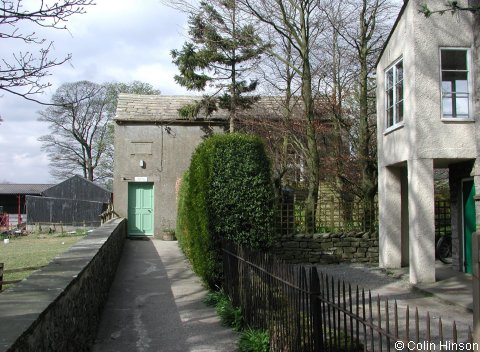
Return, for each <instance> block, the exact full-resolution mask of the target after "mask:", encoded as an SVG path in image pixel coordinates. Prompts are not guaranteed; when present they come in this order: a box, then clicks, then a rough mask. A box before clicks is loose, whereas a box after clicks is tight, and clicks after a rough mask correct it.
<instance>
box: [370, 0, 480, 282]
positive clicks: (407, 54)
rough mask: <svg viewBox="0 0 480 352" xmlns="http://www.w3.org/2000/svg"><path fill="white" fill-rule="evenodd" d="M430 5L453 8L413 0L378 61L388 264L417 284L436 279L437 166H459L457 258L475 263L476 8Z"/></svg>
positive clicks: (454, 191) (466, 265)
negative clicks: (446, 9)
mask: <svg viewBox="0 0 480 352" xmlns="http://www.w3.org/2000/svg"><path fill="white" fill-rule="evenodd" d="M425 3H426V4H427V5H428V6H429V8H430V9H432V10H435V9H440V8H441V7H443V6H444V2H443V1H438V0H408V1H404V5H403V7H402V9H401V12H400V14H399V16H398V18H397V21H396V23H395V25H394V28H393V29H392V32H391V33H390V36H389V38H388V40H387V43H386V45H385V47H384V49H383V52H382V54H381V56H380V58H379V61H378V64H377V126H378V168H379V180H378V182H379V246H380V255H379V262H380V263H379V264H380V266H381V267H384V268H399V267H401V266H409V270H410V281H411V282H412V283H418V282H433V281H435V214H434V177H433V176H434V169H435V168H448V169H449V184H450V196H451V204H452V209H451V210H452V235H453V250H454V257H453V259H454V263H453V265H454V267H455V268H457V269H458V270H460V271H465V272H469V271H470V270H471V240H470V239H471V234H472V232H473V231H475V203H474V200H473V197H474V195H475V186H474V182H473V176H474V174H473V166H474V163H475V159H476V158H477V156H478V155H479V151H478V149H477V146H476V144H477V141H478V140H479V138H478V137H479V131H478V128H477V124H478V122H476V121H478V114H479V112H478V111H475V110H474V87H473V82H474V79H473V74H474V70H473V63H472V55H473V52H472V50H473V30H472V24H473V18H472V14H470V13H467V12H458V13H456V14H455V15H452V14H444V15H443V16H441V15H433V16H431V17H430V18H426V17H425V16H424V15H423V14H421V13H419V9H420V7H421V5H422V4H425ZM459 4H460V5H468V1H467V0H461V1H459ZM479 180H480V179H479ZM478 188H480V187H477V189H478ZM478 191H480V189H478Z"/></svg>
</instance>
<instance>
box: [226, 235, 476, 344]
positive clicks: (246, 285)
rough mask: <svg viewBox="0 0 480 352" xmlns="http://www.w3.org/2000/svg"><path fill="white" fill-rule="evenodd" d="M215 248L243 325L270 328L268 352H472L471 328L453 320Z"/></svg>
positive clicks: (310, 271) (312, 273)
mask: <svg viewBox="0 0 480 352" xmlns="http://www.w3.org/2000/svg"><path fill="white" fill-rule="evenodd" d="M222 251H223V263H224V275H225V285H224V289H225V291H226V292H227V294H229V296H230V297H231V298H232V300H233V303H234V304H235V305H237V306H239V307H241V309H242V312H243V316H244V318H245V320H246V322H247V324H249V325H250V326H251V327H254V328H260V329H267V330H268V331H269V333H270V344H271V350H272V351H285V352H287V351H298V352H309V351H315V352H316V351H330V352H333V351H335V352H340V351H372V352H373V351H434V350H460V349H459V348H460V347H461V348H462V349H463V350H478V347H479V346H478V345H475V344H474V343H473V342H472V336H471V332H470V329H468V332H467V333H466V334H463V335H465V336H463V335H462V336H460V334H459V331H458V330H457V328H456V326H455V323H454V324H453V326H452V328H451V330H450V329H447V328H444V327H443V324H442V320H441V319H432V318H431V317H430V316H429V315H428V314H427V315H426V316H424V317H420V316H419V313H418V310H417V309H414V310H412V309H410V308H409V307H408V306H407V308H406V309H405V310H403V309H402V310H401V309H399V308H398V307H397V304H396V302H393V303H392V302H389V301H388V300H382V299H381V298H380V297H376V298H372V295H371V292H370V291H367V292H366V291H365V290H363V289H359V288H358V287H356V288H352V287H351V286H350V285H349V284H346V283H345V282H342V281H339V280H336V279H334V278H333V277H328V276H327V275H324V274H322V273H319V272H318V271H317V269H316V268H315V267H302V266H293V265H288V264H286V263H284V262H282V261H279V260H278V259H276V258H275V257H273V256H271V255H269V254H265V253H259V252H254V251H250V250H247V249H245V248H242V247H240V246H237V245H233V244H232V243H229V242H227V241H224V242H223V243H222ZM434 322H437V324H434ZM434 325H435V326H434ZM475 346H476V347H475ZM469 348H470V349H469ZM475 348H477V349H475Z"/></svg>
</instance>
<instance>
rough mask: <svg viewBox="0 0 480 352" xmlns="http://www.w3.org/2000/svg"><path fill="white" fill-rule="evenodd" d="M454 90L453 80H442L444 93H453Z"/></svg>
mask: <svg viewBox="0 0 480 352" xmlns="http://www.w3.org/2000/svg"><path fill="white" fill-rule="evenodd" d="M452 92H453V87H452V82H450V81H443V82H442V94H451V93H452Z"/></svg>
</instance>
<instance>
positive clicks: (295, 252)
mask: <svg viewBox="0 0 480 352" xmlns="http://www.w3.org/2000/svg"><path fill="white" fill-rule="evenodd" d="M273 252H274V253H275V254H276V255H277V256H279V257H280V258H282V259H283V260H285V261H287V262H289V263H295V264H298V263H318V264H332V263H340V262H347V263H375V264H376V263H378V234H377V233H376V232H346V233H317V234H313V235H303V234H298V235H293V236H292V235H290V236H282V237H280V238H279V240H278V241H277V243H276V245H275V248H274V250H273Z"/></svg>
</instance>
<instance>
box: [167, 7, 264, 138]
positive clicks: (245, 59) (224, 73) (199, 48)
mask: <svg viewBox="0 0 480 352" xmlns="http://www.w3.org/2000/svg"><path fill="white" fill-rule="evenodd" d="M189 36H190V41H188V42H186V43H185V44H184V45H183V47H182V49H181V50H180V51H178V50H172V52H171V54H172V58H173V62H174V63H175V64H176V65H177V67H178V69H179V71H180V74H179V75H176V76H175V80H176V82H177V83H179V84H180V85H182V86H184V87H186V88H187V89H189V90H195V91H205V89H206V88H207V87H210V88H213V89H214V92H213V93H212V94H208V95H204V97H203V99H201V100H199V101H197V102H195V103H192V104H189V105H187V106H184V107H183V108H182V109H180V111H179V113H180V115H181V116H182V117H185V118H195V117H196V116H197V115H198V114H199V113H200V112H201V111H203V112H204V113H205V114H206V115H207V116H208V115H210V114H211V113H212V112H213V111H216V110H218V109H219V108H220V109H226V110H228V111H229V120H230V132H233V130H234V122H235V120H236V118H237V112H238V111H239V110H243V109H248V108H250V107H251V106H252V104H253V103H255V102H256V101H257V100H258V99H259V97H258V96H255V95H254V94H252V93H253V91H254V90H255V89H256V87H257V81H256V80H248V81H247V78H248V76H249V74H250V71H251V69H252V67H253V66H254V65H255V63H256V62H257V61H258V60H259V59H260V57H261V55H262V53H263V52H264V51H265V50H266V49H267V45H265V44H263V43H262V41H261V40H260V37H259V36H258V35H257V34H256V32H255V28H254V26H253V25H252V24H251V23H247V22H246V21H244V19H243V18H242V16H241V13H240V11H239V9H238V8H237V4H236V2H235V0H209V1H203V2H201V3H200V7H199V11H198V13H196V14H192V15H191V16H190V18H189Z"/></svg>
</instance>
